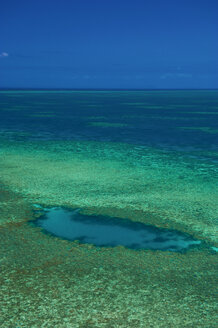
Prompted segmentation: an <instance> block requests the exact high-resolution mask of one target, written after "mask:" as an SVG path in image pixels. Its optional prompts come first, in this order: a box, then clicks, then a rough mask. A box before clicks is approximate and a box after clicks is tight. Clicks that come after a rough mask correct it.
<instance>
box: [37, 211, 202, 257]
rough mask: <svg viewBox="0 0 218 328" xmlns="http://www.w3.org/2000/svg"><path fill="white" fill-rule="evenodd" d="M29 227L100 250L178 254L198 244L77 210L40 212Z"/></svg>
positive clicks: (188, 238) (166, 232)
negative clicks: (32, 226) (83, 213)
mask: <svg viewBox="0 0 218 328" xmlns="http://www.w3.org/2000/svg"><path fill="white" fill-rule="evenodd" d="M32 223H33V224H34V225H37V226H40V227H42V228H43V229H44V230H45V231H46V232H48V233H50V234H52V235H54V236H58V237H61V238H65V239H68V240H79V241H80V242H81V243H88V244H93V245H95V246H100V247H104V246H107V247H114V246H118V245H122V246H125V247H128V248H132V249H152V250H157V249H159V250H163V251H166V250H168V251H174V252H176V251H177V252H180V251H184V250H187V249H188V248H189V247H192V246H197V245H199V244H200V241H197V240H194V239H193V238H191V236H187V235H185V234H183V233H180V232H178V231H173V230H167V229H159V228H156V227H152V226H149V225H145V224H143V223H140V222H133V221H131V220H128V219H119V218H112V217H104V216H87V215H82V214H80V213H79V211H78V210H69V209H64V208H60V207H59V208H58V207H57V208H50V209H44V214H43V215H42V216H40V218H38V219H37V220H35V221H31V224H32Z"/></svg>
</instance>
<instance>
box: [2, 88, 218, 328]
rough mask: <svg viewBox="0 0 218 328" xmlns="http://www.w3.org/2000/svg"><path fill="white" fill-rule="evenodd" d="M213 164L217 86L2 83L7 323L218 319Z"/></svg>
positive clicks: (202, 322) (217, 192)
mask: <svg viewBox="0 0 218 328" xmlns="http://www.w3.org/2000/svg"><path fill="white" fill-rule="evenodd" d="M217 164H218V91H217V90H147V91H142V90H140V91H137V90H132V91H130V90H116V91H112V90H96V91H95V90H81V91H79V90H2V91H0V211H1V214H0V233H1V238H0V254H1V259H0V261H1V262H0V265H1V273H0V279H1V288H2V294H1V295H2V296H1V298H0V308H1V309H3V315H2V317H1V319H0V326H1V327H3V328H7V327H42V325H43V324H45V323H46V322H47V326H46V325H45V327H63V328H64V327H72V328H74V327H75V328H76V327H84V328H89V327H108V328H109V327H125V328H126V327H134V328H137V327H204V328H205V327H208V328H209V327H215V313H216V295H215V290H216V286H217V282H216V276H217V270H216V267H217V247H218V243H217V230H216V229H217V218H218V188H217V184H218V179H217V171H218V165H217ZM53 209H54V210H55V211H56V212H54V213H55V215H56V216H55V219H54V218H53V221H51V223H50V230H49V231H50V232H51V233H47V232H46V231H45V230H44V229H43V227H44V226H46V223H45V220H46V215H47V214H46V213H52V210H53ZM70 211H71V212H72V213H77V214H76V215H77V216H76V217H75V215H74V218H73V217H69V218H67V217H66V213H68V212H69V213H71V212H70ZM58 213H60V218H59V221H58V223H57V221H55V220H56V219H57V216H58ZM61 213H62V214H61ZM78 213H79V214H78ZM50 215H51V214H50ZM61 215H62V216H61ZM63 215H65V217H63ZM51 218H52V217H51ZM38 220H39V222H41V223H40V224H32V223H33V222H37V221H38ZM55 222H56V223H55ZM64 222H65V224H67V226H66V227H64V228H63V231H64V234H63V236H62V235H61V233H58V230H57V229H59V231H60V230H61V226H62V225H63V224H64ZM116 222H118V223H116ZM71 223H73V224H74V225H73V226H71ZM55 224H57V226H56V228H54V227H55V226H54V225H55ZM47 226H49V224H47ZM82 226H85V230H81V231H80V230H78V231H77V230H75V229H79V228H80V227H82ZM95 226H96V229H95ZM90 227H91V228H90ZM70 229H72V235H73V237H72V238H71V237H69V230H70ZM113 229H117V230H116V232H113V231H115V230H113ZM140 229H142V230H143V234H142V232H140V231H141V230H140ZM146 229H148V231H149V232H148V235H147V237H146V238H148V241H146V242H144V241H143V240H144V239H143V238H145V235H144V234H145V233H147V232H146V231H147V230H146ZM54 231H55V232H54ZM89 231H91V232H92V233H91V234H90V236H88V235H89ZM84 233H85V234H86V235H84ZM113 233H114V236H115V235H116V238H117V239H116V240H115V239H114V238H115V237H114V238H113ZM125 233H126V235H125V236H124V234H125ZM109 235H110V236H109ZM66 236H67V237H66ZM169 236H170V238H171V241H170V242H169V241H168V240H167V238H168V237H169ZM178 236H179V237H178ZM65 237H66V238H65ZM131 238H133V239H134V240H133V242H131ZM152 238H154V239H152ZM155 238H156V239H155ZM177 238H178V240H179V243H180V244H179V246H178V245H177V244H178V243H177ZM105 240H107V243H106V242H105ZM122 240H125V242H122ZM138 240H140V243H139V244H138ZM193 240H195V241H194V242H193ZM187 241H188V244H187ZM162 242H163V243H164V244H161V243H162ZM189 242H190V247H189ZM184 243H185V244H184ZM168 244H169V245H170V247H168V248H167V247H166V245H168ZM192 244H194V245H192ZM129 245H130V246H129ZM131 245H132V246H131ZM136 245H137V246H136ZM140 245H143V247H140ZM149 245H152V246H149ZM163 245H164V246H163ZM184 245H185V251H181V249H183V248H182V247H183V246H184ZM187 245H188V246H187ZM177 246H178V247H177ZM173 247H174V249H173ZM177 248H178V251H175V249H177ZM145 323H146V324H145Z"/></svg>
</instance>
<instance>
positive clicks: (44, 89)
mask: <svg viewBox="0 0 218 328" xmlns="http://www.w3.org/2000/svg"><path fill="white" fill-rule="evenodd" d="M24 90H26V91H198V90H199V91H204V90H205V91H209V90H212V91H216V90H218V88H135V89H134V88H0V91H24Z"/></svg>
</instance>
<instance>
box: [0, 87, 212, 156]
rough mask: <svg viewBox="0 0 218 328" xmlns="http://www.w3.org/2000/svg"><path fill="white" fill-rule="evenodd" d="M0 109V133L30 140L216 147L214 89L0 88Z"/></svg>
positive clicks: (187, 147)
mask: <svg viewBox="0 0 218 328" xmlns="http://www.w3.org/2000/svg"><path fill="white" fill-rule="evenodd" d="M0 109H1V120H0V133H4V132H5V131H7V132H10V131H17V132H19V131H20V132H27V133H30V134H31V135H30V136H29V137H26V138H29V139H40V140H41V139H49V140H52V139H55V140H66V139H74V140H88V141H89V140H97V141H112V142H126V143H132V144H140V145H148V146H154V147H161V148H165V149H175V150H177V149H178V150H185V151H186V150H188V151H189V150H195V149H197V150H218V133H217V132H218V119H217V114H218V91H96V92H95V91H90V92H88V91H71V92H70V91H69V92H45V91H44V92H30V91H29V92H0ZM102 123H103V126H102ZM113 124H115V125H114V126H113ZM10 138H13V136H12V135H11V136H10ZM16 138H17V139H19V138H20V139H22V138H23V137H22V136H19V137H18V136H16Z"/></svg>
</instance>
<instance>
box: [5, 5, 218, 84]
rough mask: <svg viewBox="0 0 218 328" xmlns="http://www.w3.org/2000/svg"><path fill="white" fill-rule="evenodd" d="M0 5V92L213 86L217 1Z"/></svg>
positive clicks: (217, 70) (217, 80)
mask: <svg viewBox="0 0 218 328" xmlns="http://www.w3.org/2000/svg"><path fill="white" fill-rule="evenodd" d="M0 7H1V10H0V88H73V89H74V88H76V89H86V88H87V89H105V88H106V89H107V88H109V89H117V88H118V89H180V88H181V89H198V88H206V89H210V88H218V19H217V17H218V0H149V1H146V0H144V1H142V0H131V1H130V0H77V1H74V0H37V1H36V0H19V1H18V0H7V1H4V2H3V1H2V4H1V6H0Z"/></svg>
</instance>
